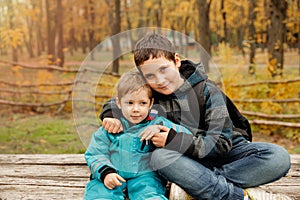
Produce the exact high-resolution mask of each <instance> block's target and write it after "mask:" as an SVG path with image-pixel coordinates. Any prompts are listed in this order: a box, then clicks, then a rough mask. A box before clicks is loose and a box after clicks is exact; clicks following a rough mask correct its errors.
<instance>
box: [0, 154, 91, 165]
mask: <svg viewBox="0 0 300 200" xmlns="http://www.w3.org/2000/svg"><path fill="white" fill-rule="evenodd" d="M0 164H40V165H65V164H66V165H86V162H85V159H84V155H83V154H0Z"/></svg>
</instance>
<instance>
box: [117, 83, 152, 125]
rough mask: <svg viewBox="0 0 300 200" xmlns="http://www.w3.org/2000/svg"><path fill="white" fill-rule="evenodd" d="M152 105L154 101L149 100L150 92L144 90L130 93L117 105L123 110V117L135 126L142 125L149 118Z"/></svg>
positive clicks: (118, 101) (119, 100)
mask: <svg viewBox="0 0 300 200" xmlns="http://www.w3.org/2000/svg"><path fill="white" fill-rule="evenodd" d="M152 104H153V101H152V99H150V98H149V93H148V90H146V89H143V88H141V89H140V90H138V91H134V92H131V93H128V94H126V95H124V96H123V97H122V98H121V99H118V100H117V105H118V107H119V108H120V109H121V110H122V114H123V116H124V117H125V118H126V119H127V120H128V121H129V122H131V123H133V124H138V123H140V122H141V121H143V120H144V119H145V118H146V117H147V116H148V113H149V110H150V108H151V106H152Z"/></svg>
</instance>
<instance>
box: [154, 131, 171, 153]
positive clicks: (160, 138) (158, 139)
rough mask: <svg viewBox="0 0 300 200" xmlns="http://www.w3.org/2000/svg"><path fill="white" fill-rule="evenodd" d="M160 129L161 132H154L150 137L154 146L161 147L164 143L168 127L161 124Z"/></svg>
mask: <svg viewBox="0 0 300 200" xmlns="http://www.w3.org/2000/svg"><path fill="white" fill-rule="evenodd" d="M160 131H161V132H159V133H156V134H154V136H153V137H152V138H151V141H152V143H153V144H154V145H155V146H156V147H162V148H163V147H165V145H166V141H167V137H168V134H169V131H170V129H169V128H167V127H165V126H161V129H160Z"/></svg>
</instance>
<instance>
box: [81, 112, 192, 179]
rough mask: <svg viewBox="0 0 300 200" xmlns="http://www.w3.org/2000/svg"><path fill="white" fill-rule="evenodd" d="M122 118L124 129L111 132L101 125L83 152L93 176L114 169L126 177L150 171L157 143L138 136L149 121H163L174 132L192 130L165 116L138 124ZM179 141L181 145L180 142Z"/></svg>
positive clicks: (162, 123) (154, 122)
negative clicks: (152, 155) (151, 157)
mask: <svg viewBox="0 0 300 200" xmlns="http://www.w3.org/2000/svg"><path fill="white" fill-rule="evenodd" d="M148 118H149V117H148ZM121 122H122V125H123V132H121V133H119V134H110V133H108V132H107V131H106V130H105V129H104V128H103V127H100V128H99V129H98V131H96V132H95V133H94V134H93V136H92V138H91V141H90V144H89V146H88V149H87V151H86V152H85V154H84V156H85V159H86V162H87V165H88V166H89V168H90V170H91V172H92V178H93V179H98V180H102V181H103V179H104V177H105V175H106V174H108V173H111V172H117V173H118V174H119V175H121V176H122V177H123V178H125V179H128V178H133V177H136V176H139V175H141V174H144V173H149V172H151V171H152V170H151V168H150V166H149V161H150V156H151V152H152V151H153V150H154V149H155V146H154V145H153V144H152V142H151V141H148V142H149V143H148V144H146V142H145V141H144V142H141V141H140V137H138V135H139V134H140V133H141V132H142V131H143V130H144V129H145V128H146V127H147V126H149V125H158V124H160V125H163V126H166V127H168V128H170V129H171V131H172V132H184V133H188V134H192V133H191V132H190V131H189V130H188V129H186V128H184V127H183V126H180V125H177V124H174V123H173V122H171V121H169V120H168V119H166V118H164V117H155V118H154V119H148V120H144V121H143V122H141V123H139V124H137V125H130V123H129V122H128V121H127V120H125V119H124V118H121ZM183 135H185V134H183ZM178 145H179V148H180V144H178ZM105 173H106V174H105Z"/></svg>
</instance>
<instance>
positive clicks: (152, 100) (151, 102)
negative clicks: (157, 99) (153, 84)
mask: <svg viewBox="0 0 300 200" xmlns="http://www.w3.org/2000/svg"><path fill="white" fill-rule="evenodd" d="M153 103H154V98H152V99H151V100H150V108H151V107H152V106H153Z"/></svg>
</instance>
